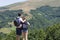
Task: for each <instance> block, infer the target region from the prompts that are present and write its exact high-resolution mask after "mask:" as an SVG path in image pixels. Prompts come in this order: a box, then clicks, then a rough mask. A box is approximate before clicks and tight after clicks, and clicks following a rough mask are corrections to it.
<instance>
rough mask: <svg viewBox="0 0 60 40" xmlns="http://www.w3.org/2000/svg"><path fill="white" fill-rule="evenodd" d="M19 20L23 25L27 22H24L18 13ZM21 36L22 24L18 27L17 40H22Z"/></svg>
mask: <svg viewBox="0 0 60 40" xmlns="http://www.w3.org/2000/svg"><path fill="white" fill-rule="evenodd" d="M17 18H19V21H21V22H23V23H24V22H25V21H26V20H24V21H23V20H22V18H21V14H20V13H18V17H17ZM21 34H22V23H20V25H19V26H17V27H16V40H20V35H21Z"/></svg>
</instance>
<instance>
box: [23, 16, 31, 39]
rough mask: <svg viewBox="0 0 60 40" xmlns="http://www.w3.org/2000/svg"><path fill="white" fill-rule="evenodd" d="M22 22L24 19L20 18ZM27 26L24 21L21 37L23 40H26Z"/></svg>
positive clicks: (27, 23)
mask: <svg viewBox="0 0 60 40" xmlns="http://www.w3.org/2000/svg"><path fill="white" fill-rule="evenodd" d="M22 19H23V20H26V18H25V17H23V18H22ZM28 25H30V23H29V22H27V21H25V22H24V23H22V27H23V29H22V36H23V40H28Z"/></svg>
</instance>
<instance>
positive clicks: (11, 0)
mask: <svg viewBox="0 0 60 40" xmlns="http://www.w3.org/2000/svg"><path fill="white" fill-rule="evenodd" d="M24 1H27V0H5V1H4V0H0V7H3V6H7V5H10V4H13V3H17V2H24Z"/></svg>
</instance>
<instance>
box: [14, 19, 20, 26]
mask: <svg viewBox="0 0 60 40" xmlns="http://www.w3.org/2000/svg"><path fill="white" fill-rule="evenodd" d="M19 19H20V18H16V19H15V20H14V25H15V26H16V27H18V26H20V24H21V21H20V20H19Z"/></svg>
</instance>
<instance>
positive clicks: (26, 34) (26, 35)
mask: <svg viewBox="0 0 60 40" xmlns="http://www.w3.org/2000/svg"><path fill="white" fill-rule="evenodd" d="M25 39H26V40H28V30H27V31H26V33H25Z"/></svg>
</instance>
